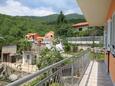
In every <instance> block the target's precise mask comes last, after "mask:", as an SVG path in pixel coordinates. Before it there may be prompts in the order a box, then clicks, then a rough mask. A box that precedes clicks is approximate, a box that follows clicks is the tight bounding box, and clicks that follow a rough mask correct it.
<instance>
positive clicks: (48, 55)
mask: <svg viewBox="0 0 115 86" xmlns="http://www.w3.org/2000/svg"><path fill="white" fill-rule="evenodd" d="M62 59H63V57H62V56H61V54H60V53H59V52H58V51H57V50H56V49H55V48H52V50H49V49H48V48H45V49H43V50H42V52H41V53H40V57H39V60H38V63H37V66H38V68H40V69H41V68H44V67H46V66H49V65H51V64H53V63H56V62H58V61H60V60H62Z"/></svg>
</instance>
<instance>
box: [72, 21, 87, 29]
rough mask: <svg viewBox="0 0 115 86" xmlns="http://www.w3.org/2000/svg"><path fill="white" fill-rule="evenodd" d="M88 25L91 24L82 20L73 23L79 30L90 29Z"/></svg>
mask: <svg viewBox="0 0 115 86" xmlns="http://www.w3.org/2000/svg"><path fill="white" fill-rule="evenodd" d="M88 26H89V24H88V22H81V23H77V24H73V25H72V27H73V28H76V29H77V30H79V31H86V30H87V29H88Z"/></svg>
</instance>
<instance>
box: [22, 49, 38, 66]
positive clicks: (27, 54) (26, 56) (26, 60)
mask: <svg viewBox="0 0 115 86" xmlns="http://www.w3.org/2000/svg"><path fill="white" fill-rule="evenodd" d="M22 57H23V58H22V64H29V65H33V64H35V63H36V59H37V57H36V54H34V52H32V51H23V52H22Z"/></svg>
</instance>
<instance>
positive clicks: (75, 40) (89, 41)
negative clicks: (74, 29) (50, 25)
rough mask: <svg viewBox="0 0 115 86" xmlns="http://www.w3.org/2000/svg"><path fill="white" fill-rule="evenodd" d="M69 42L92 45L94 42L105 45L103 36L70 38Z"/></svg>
mask: <svg viewBox="0 0 115 86" xmlns="http://www.w3.org/2000/svg"><path fill="white" fill-rule="evenodd" d="M67 40H68V42H69V43H74V44H92V43H93V42H95V43H96V44H99V43H102V44H103V36H87V37H68V38H67Z"/></svg>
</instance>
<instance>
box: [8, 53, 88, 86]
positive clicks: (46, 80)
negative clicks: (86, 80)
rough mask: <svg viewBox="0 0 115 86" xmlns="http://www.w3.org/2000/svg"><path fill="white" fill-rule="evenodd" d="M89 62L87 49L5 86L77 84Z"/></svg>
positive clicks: (68, 85) (75, 85) (62, 85)
mask: <svg viewBox="0 0 115 86" xmlns="http://www.w3.org/2000/svg"><path fill="white" fill-rule="evenodd" d="M89 63H90V59H89V51H83V52H81V53H80V54H79V55H77V56H72V57H68V58H65V59H64V60H62V61H60V62H57V63H55V64H52V65H50V66H48V67H45V68H43V69H41V70H38V71H37V72H35V73H32V74H30V75H27V76H24V77H23V78H21V79H19V80H17V81H14V82H12V83H10V84H8V85H7V86H20V85H21V86H77V85H79V83H80V81H81V79H82V77H83V75H84V73H85V71H86V69H87V67H88V65H89Z"/></svg>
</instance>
